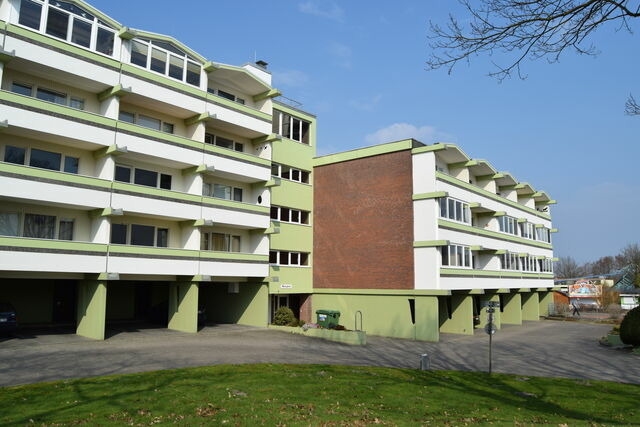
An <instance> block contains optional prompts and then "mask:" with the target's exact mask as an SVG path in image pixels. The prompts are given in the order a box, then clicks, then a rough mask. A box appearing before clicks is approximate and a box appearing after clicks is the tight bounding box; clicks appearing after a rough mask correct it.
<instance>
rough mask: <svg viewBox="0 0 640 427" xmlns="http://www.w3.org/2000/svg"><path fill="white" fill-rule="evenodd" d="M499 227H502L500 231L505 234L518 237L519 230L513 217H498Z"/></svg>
mask: <svg viewBox="0 0 640 427" xmlns="http://www.w3.org/2000/svg"><path fill="white" fill-rule="evenodd" d="M498 225H499V227H500V231H502V232H503V233H509V234H513V235H516V236H517V235H518V228H517V227H516V219H515V218H514V217H511V216H506V215H503V216H501V217H498Z"/></svg>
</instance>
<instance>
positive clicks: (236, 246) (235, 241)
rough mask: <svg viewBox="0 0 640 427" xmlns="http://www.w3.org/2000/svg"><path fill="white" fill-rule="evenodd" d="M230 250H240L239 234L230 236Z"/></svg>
mask: <svg viewBox="0 0 640 427" xmlns="http://www.w3.org/2000/svg"><path fill="white" fill-rule="evenodd" d="M231 252H240V236H231Z"/></svg>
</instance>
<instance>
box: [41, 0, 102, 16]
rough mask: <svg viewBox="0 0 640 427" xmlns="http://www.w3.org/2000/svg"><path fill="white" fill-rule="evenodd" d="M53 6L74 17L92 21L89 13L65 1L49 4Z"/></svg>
mask: <svg viewBox="0 0 640 427" xmlns="http://www.w3.org/2000/svg"><path fill="white" fill-rule="evenodd" d="M50 3H53V4H55V5H56V6H58V7H59V8H60V9H64V10H66V11H69V12H71V13H73V14H75V15H78V16H82V17H83V18H86V19H88V20H90V21H93V18H94V16H93V15H91V14H90V13H89V12H87V11H85V10H84V9H81V8H79V7H78V6H76V5H75V4H73V3H69V2H66V1H61V0H56V1H55V2H50Z"/></svg>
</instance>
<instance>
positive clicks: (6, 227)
mask: <svg viewBox="0 0 640 427" xmlns="http://www.w3.org/2000/svg"><path fill="white" fill-rule="evenodd" d="M19 234H20V214H18V213H14V212H0V236H18V235H19Z"/></svg>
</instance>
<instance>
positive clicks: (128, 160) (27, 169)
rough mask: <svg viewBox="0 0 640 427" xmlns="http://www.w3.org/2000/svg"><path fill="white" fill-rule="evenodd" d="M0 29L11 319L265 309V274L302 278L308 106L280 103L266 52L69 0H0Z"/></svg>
mask: <svg viewBox="0 0 640 427" xmlns="http://www.w3.org/2000/svg"><path fill="white" fill-rule="evenodd" d="M0 30H1V31H2V33H3V35H2V45H1V46H0V49H1V51H0V61H1V64H0V66H1V68H0V71H1V90H0V125H1V126H2V131H1V132H0V160H2V162H0V234H1V236H0V300H3V301H5V300H6V301H9V302H11V303H12V304H13V305H14V306H15V307H16V310H17V312H18V320H19V323H20V324H21V325H28V324H50V323H56V322H58V323H75V324H76V325H77V332H78V333H79V334H82V335H86V336H89V337H92V338H98V339H101V338H103V337H104V331H105V327H106V326H107V325H108V324H109V322H119V321H131V320H145V319H148V318H149V317H154V316H155V317H160V318H163V317H164V318H165V321H166V322H167V325H168V327H169V328H173V329H177V330H182V331H189V332H195V331H196V330H197V321H198V309H199V308H200V309H204V310H205V311H206V313H207V319H208V320H209V321H216V322H233V323H242V324H250V325H260V326H266V325H267V324H268V322H269V304H270V298H269V293H270V292H275V293H279V292H288V293H293V292H297V293H307V294H308V293H310V291H311V273H310V271H311V269H310V265H311V242H312V233H311V225H310V224H311V219H310V215H311V210H312V193H311V188H312V186H311V178H310V172H311V159H312V158H313V155H314V150H315V148H314V147H315V118H313V117H312V116H309V115H308V114H305V113H302V112H298V111H294V110H292V109H291V107H287V106H286V105H279V106H277V107H276V106H275V103H274V102H273V98H274V97H277V96H279V95H280V92H279V91H278V90H277V89H274V88H273V87H272V86H271V75H270V73H269V72H268V71H267V70H266V64H246V65H243V66H231V65H225V64H220V63H217V62H214V61H210V60H208V59H206V58H204V57H202V56H201V55H199V54H198V53H197V52H194V51H193V50H191V49H190V48H189V47H187V46H185V45H183V44H182V43H180V42H179V41H177V40H175V39H173V38H171V37H168V36H164V35H160V34H154V33H149V32H146V31H142V30H134V29H131V28H129V27H126V26H124V25H122V24H120V23H118V22H116V21H115V20H113V19H111V18H110V17H108V16H106V15H104V14H103V13H101V12H99V11H98V10H96V9H94V8H93V7H91V6H90V5H89V4H87V3H85V2H82V1H75V0H74V1H68V2H62V1H48V0H2V1H1V2H0ZM276 108H277V109H278V113H277V114H278V117H279V119H280V122H278V132H276V133H274V131H273V129H274V128H275V126H276V124H275V122H274V120H273V117H274V111H275V109H276ZM283 115H286V117H285V118H284V123H282V116H283ZM294 125H295V126H297V127H295V128H294ZM287 126H288V128H287V129H285V127H287ZM281 135H282V136H281ZM275 165H278V166H282V167H281V168H280V169H279V172H278V173H279V174H280V176H278V177H274V176H272V172H273V171H274V166H275ZM303 172H304V174H303ZM302 175H304V177H302ZM305 181H306V182H305ZM276 203H277V205H276ZM273 206H279V207H286V208H293V209H297V215H298V216H297V217H294V218H300V215H301V214H302V212H301V211H304V212H305V215H306V219H305V221H306V223H303V221H302V219H298V220H297V223H296V222H295V221H293V220H291V219H289V220H288V221H280V222H275V221H272V220H271V218H270V217H271V215H272V207H273ZM290 218H291V217H290ZM271 248H274V249H278V250H280V251H282V252H284V253H286V254H287V255H288V257H289V258H288V260H287V261H286V265H287V267H282V268H280V269H279V271H273V270H274V269H278V267H270V265H269V258H270V250H271ZM291 253H296V254H298V255H297V258H296V255H291ZM300 253H303V254H304V256H302V255H300ZM282 259H283V260H284V255H283V258H282ZM296 260H297V262H295V263H294V262H293V261H296ZM282 263H285V261H282ZM291 264H296V265H295V266H290V265H291ZM273 276H277V277H273ZM272 279H274V280H273V281H274V282H275V283H272ZM279 284H286V285H288V286H284V287H283V289H282V290H280V287H279Z"/></svg>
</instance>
